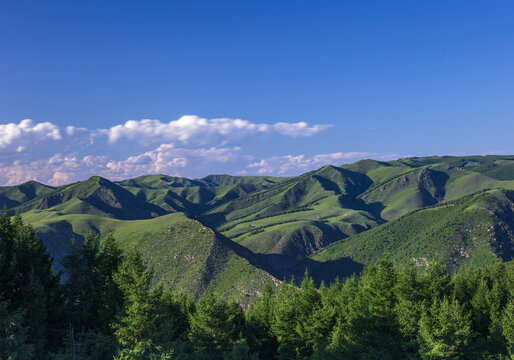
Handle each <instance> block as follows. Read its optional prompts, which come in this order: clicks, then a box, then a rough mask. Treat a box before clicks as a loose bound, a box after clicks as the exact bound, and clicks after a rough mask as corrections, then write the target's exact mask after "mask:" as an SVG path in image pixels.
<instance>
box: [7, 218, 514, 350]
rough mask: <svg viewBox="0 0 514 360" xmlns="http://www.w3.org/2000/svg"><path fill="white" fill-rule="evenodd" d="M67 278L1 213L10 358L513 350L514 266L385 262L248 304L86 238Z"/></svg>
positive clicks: (70, 260)
mask: <svg viewBox="0 0 514 360" xmlns="http://www.w3.org/2000/svg"><path fill="white" fill-rule="evenodd" d="M62 265H63V268H64V273H63V280H64V281H60V276H59V275H56V274H54V272H53V270H52V259H51V258H50V257H49V255H48V253H47V251H46V249H45V247H44V245H43V244H42V243H41V241H40V240H39V239H38V238H37V237H36V235H35V233H34V231H33V230H32V229H31V228H30V226H27V225H25V224H23V222H22V220H21V218H20V217H19V216H15V217H10V216H9V215H7V214H6V213H4V214H3V215H2V216H1V217H0V271H1V272H0V359H45V358H48V359H63V360H64V359H88V360H96V359H98V360H99V359H120V360H121V359H127V360H129V359H130V360H143V359H150V360H156V359H160V360H164V359H251V360H256V359H284V360H285V359H350V360H351V359H355V360H357V359H359V360H360V359H509V358H513V357H514V286H513V285H514V265H513V263H512V262H510V263H505V264H504V263H501V262H499V263H498V264H496V265H494V266H491V267H483V268H472V267H470V268H468V269H465V270H462V271H460V272H458V273H455V274H453V275H448V273H447V272H446V269H445V267H444V265H443V264H442V262H441V261H440V260H437V259H436V260H434V261H432V262H431V263H430V264H429V265H428V266H423V267H419V266H417V265H415V264H405V265H397V264H394V263H392V262H391V261H388V260H381V261H379V262H378V263H377V264H375V265H373V266H369V267H367V268H366V269H365V270H364V272H363V273H362V275H361V276H360V277H351V278H347V279H345V280H343V281H339V280H336V281H335V282H334V283H332V284H330V285H329V286H325V285H324V284H321V286H319V287H316V286H315V283H314V281H313V280H312V279H311V278H310V277H309V276H308V274H305V276H304V277H303V279H302V280H301V282H300V283H299V286H298V285H297V282H295V281H285V282H283V283H282V284H281V285H280V286H278V287H276V286H275V285H274V284H273V283H272V282H269V283H267V284H266V285H265V286H264V288H263V290H262V293H261V294H259V295H260V296H259V297H258V298H257V299H256V301H255V303H254V304H253V305H251V306H250V307H248V308H243V307H242V306H240V305H239V304H237V303H236V302H233V301H230V300H229V299H224V298H222V297H221V296H219V295H216V294H215V293H213V292H212V291H207V292H206V293H205V294H204V295H202V296H201V297H200V298H199V299H194V298H192V297H191V296H189V295H186V294H172V293H169V292H168V291H167V290H166V289H163V288H159V287H156V286H155V285H154V275H153V271H152V269H149V268H148V266H147V265H146V262H145V260H144V256H143V255H142V254H141V253H139V252H138V251H137V250H136V249H133V250H131V251H129V252H128V253H127V254H122V252H121V250H120V249H119V248H118V246H117V243H116V241H115V239H114V238H113V237H112V236H110V235H108V236H106V237H104V238H103V239H102V241H100V238H99V237H98V236H95V235H89V236H86V238H85V240H84V241H83V242H82V243H81V244H72V246H71V248H70V251H69V253H68V255H67V256H66V257H65V258H64V259H63V261H62Z"/></svg>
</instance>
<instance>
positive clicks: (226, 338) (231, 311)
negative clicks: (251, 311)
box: [188, 291, 244, 359]
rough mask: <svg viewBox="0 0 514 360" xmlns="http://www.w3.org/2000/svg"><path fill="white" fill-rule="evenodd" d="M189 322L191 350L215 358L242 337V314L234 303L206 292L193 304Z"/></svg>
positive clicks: (228, 349)
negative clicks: (193, 309)
mask: <svg viewBox="0 0 514 360" xmlns="http://www.w3.org/2000/svg"><path fill="white" fill-rule="evenodd" d="M189 323H190V332H189V336H188V337H189V340H190V341H191V344H192V346H193V348H194V350H195V351H196V352H197V353H200V354H202V355H204V356H206V357H207V358H209V359H218V358H221V356H222V355H223V353H225V352H227V351H230V350H231V349H232V347H233V345H234V344H235V342H236V341H237V339H239V338H241V337H242V336H241V335H243V331H244V314H243V311H242V309H241V307H240V306H239V305H238V304H237V303H235V302H230V303H227V302H225V301H223V300H221V299H217V298H216V297H215V296H214V294H213V293H212V292H211V291H208V292H207V293H206V294H204V295H203V296H202V297H201V298H200V299H199V301H198V303H197V304H196V311H195V312H194V313H193V314H192V315H191V316H190V318H189Z"/></svg>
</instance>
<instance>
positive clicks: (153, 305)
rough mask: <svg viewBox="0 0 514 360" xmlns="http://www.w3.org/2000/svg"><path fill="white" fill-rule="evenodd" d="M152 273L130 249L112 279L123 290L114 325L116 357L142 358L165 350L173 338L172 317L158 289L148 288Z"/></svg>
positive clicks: (169, 347)
mask: <svg viewBox="0 0 514 360" xmlns="http://www.w3.org/2000/svg"><path fill="white" fill-rule="evenodd" d="M152 279H153V272H152V271H151V270H148V269H147V267H146V265H145V263H144V260H143V258H142V256H141V254H140V253H139V252H138V251H137V250H135V249H133V250H131V251H130V252H129V253H128V254H127V256H126V258H125V259H124V261H123V262H122V263H121V265H120V267H119V270H118V272H117V273H116V274H115V275H114V281H115V283H116V284H117V285H118V286H119V288H120V289H121V291H122V293H123V297H124V302H125V308H124V311H123V314H122V316H121V317H120V319H119V321H118V322H117V323H116V324H115V335H116V339H117V341H118V344H119V347H120V349H119V353H118V355H117V357H116V359H120V360H121V359H126V360H129V359H130V360H140V359H141V360H142V359H148V358H149V357H150V356H151V355H152V354H153V355H155V354H161V353H165V352H169V351H171V350H173V349H172V341H173V339H174V338H175V330H174V324H173V318H171V317H169V316H167V315H168V314H167V312H166V311H165V309H163V308H165V307H166V306H165V305H164V306H163V304H161V303H160V301H159V300H160V298H161V296H162V291H161V290H159V289H158V290H151V283H152Z"/></svg>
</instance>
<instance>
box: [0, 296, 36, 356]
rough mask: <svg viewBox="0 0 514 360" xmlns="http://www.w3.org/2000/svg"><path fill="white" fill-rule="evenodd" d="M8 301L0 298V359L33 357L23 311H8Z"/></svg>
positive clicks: (32, 348) (32, 346)
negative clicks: (24, 324)
mask: <svg viewBox="0 0 514 360" xmlns="http://www.w3.org/2000/svg"><path fill="white" fill-rule="evenodd" d="M8 305H9V302H8V301H1V299H0V359H17V360H30V359H33V358H34V345H32V344H30V343H29V342H28V341H29V338H28V330H29V329H28V328H27V327H26V326H23V323H24V322H25V321H24V319H23V313H22V312H21V311H19V310H14V311H9V310H8V308H9V306H8Z"/></svg>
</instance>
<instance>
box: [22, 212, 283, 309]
mask: <svg viewBox="0 0 514 360" xmlns="http://www.w3.org/2000/svg"><path fill="white" fill-rule="evenodd" d="M23 217H24V220H25V221H26V222H28V223H31V224H32V225H33V226H34V227H35V228H37V229H38V233H39V235H40V236H42V237H43V238H44V239H46V242H47V245H48V247H49V249H50V251H51V252H52V253H53V254H54V256H55V255H57V256H56V257H57V258H58V260H60V258H62V256H63V255H64V253H65V252H66V250H67V248H68V247H67V246H63V245H64V244H68V243H69V239H70V238H71V237H72V236H75V237H77V238H81V237H82V236H83V235H85V234H87V233H88V232H90V231H94V232H99V233H101V234H106V233H109V232H113V234H114V236H115V238H116V239H118V240H119V243H120V246H121V247H122V248H123V249H125V250H127V249H129V248H131V247H136V248H138V249H139V250H140V251H141V252H142V253H143V254H144V256H145V258H146V259H147V260H148V264H149V265H150V266H151V267H152V268H153V269H155V275H156V285H163V286H165V287H166V288H171V289H173V290H175V291H187V292H191V293H194V294H196V295H199V294H201V293H202V292H203V291H205V290H206V289H207V288H210V289H213V290H214V291H216V292H217V293H219V294H221V295H223V296H224V297H226V298H236V299H238V300H239V301H241V302H242V303H248V302H249V301H251V300H252V299H253V298H254V297H255V296H256V294H257V293H258V291H259V290H260V289H261V288H262V285H263V284H264V281H265V280H266V279H274V278H273V277H272V276H271V275H270V274H268V272H266V271H265V270H262V269H261V268H262V267H263V266H262V265H261V264H259V262H258V259H257V258H256V257H255V255H254V254H253V253H251V252H250V251H248V250H247V249H245V248H243V247H241V246H238V245H237V244H234V243H233V242H232V241H230V240H228V239H226V238H225V237H223V236H221V235H220V234H217V233H216V232H214V231H213V230H212V229H210V228H208V227H205V226H204V225H202V224H201V223H200V222H198V221H196V220H192V219H189V218H188V217H186V216H185V215H184V214H183V213H174V214H168V215H164V216H160V217H157V218H153V219H146V220H118V219H112V218H107V217H103V216H96V215H79V214H71V215H63V216H59V215H57V214H55V213H49V212H47V211H38V210H33V211H30V212H28V213H25V214H24V215H23ZM56 236H57V239H58V240H59V239H60V241H58V243H57V244H54V243H52V242H51V241H52V239H55V238H56ZM49 241H50V243H49ZM63 241H66V242H63ZM63 250H64V251H63ZM274 280H275V282H276V281H277V280H276V279H274Z"/></svg>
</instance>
